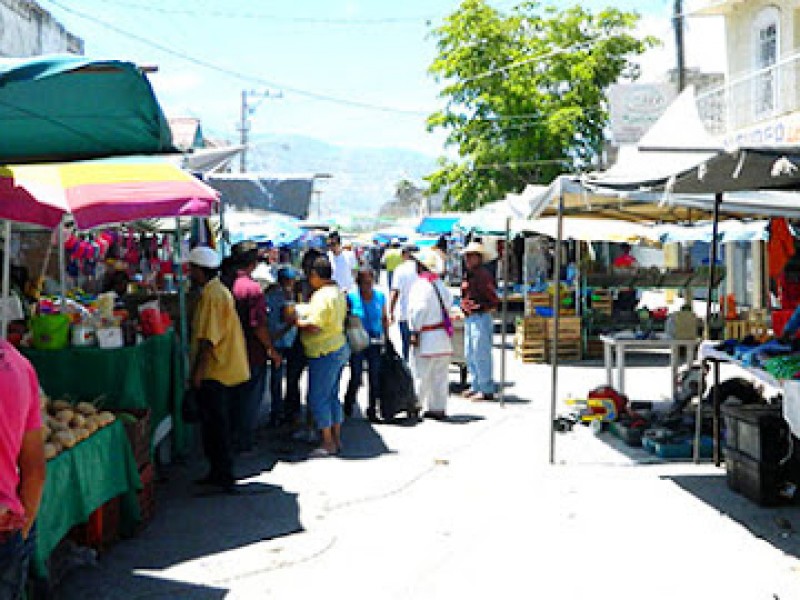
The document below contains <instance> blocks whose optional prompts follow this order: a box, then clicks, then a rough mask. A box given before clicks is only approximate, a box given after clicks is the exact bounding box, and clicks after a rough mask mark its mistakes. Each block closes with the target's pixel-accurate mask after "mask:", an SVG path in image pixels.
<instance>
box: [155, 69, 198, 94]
mask: <svg viewBox="0 0 800 600" xmlns="http://www.w3.org/2000/svg"><path fill="white" fill-rule="evenodd" d="M150 82H151V83H152V84H153V88H154V89H155V91H156V93H157V94H164V95H179V94H188V93H189V92H192V91H195V90H197V89H198V88H200V86H202V85H203V83H204V80H203V77H201V76H200V75H199V74H198V73H197V72H196V71H184V72H182V73H169V74H166V73H155V74H153V75H150Z"/></svg>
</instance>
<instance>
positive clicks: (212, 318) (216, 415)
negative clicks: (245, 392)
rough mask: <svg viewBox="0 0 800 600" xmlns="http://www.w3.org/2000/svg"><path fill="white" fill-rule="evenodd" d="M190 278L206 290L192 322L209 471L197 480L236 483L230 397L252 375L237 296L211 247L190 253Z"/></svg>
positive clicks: (195, 382) (194, 379)
mask: <svg viewBox="0 0 800 600" xmlns="http://www.w3.org/2000/svg"><path fill="white" fill-rule="evenodd" d="M189 265H190V267H191V271H190V277H191V278H192V281H193V282H194V284H195V285H197V286H198V287H200V288H201V289H202V292H201V294H200V300H199V301H198V303H197V308H196V309H195V314H194V319H193V321H192V369H191V385H192V388H193V389H194V391H195V394H196V398H197V407H198V409H199V413H200V426H201V430H202V436H203V451H204V453H205V455H206V459H207V460H208V463H209V471H208V474H207V475H206V476H205V477H203V478H202V479H200V480H199V481H198V482H197V483H200V484H203V485H212V486H215V487H220V488H222V489H223V490H225V491H232V490H233V488H234V482H235V479H234V476H233V454H232V449H231V434H230V406H229V404H230V396H231V391H232V388H233V387H234V386H237V385H239V384H241V383H244V382H245V381H247V380H248V379H250V367H249V364H248V361H247V349H246V346H245V341H244V333H243V332H242V326H241V323H240V321H239V315H238V314H237V312H236V305H235V303H234V301H233V296H232V295H231V293H230V292H229V291H228V288H226V287H225V285H223V283H222V282H221V281H220V280H219V277H217V274H218V270H219V265H220V258H219V255H218V254H217V253H216V252H215V251H214V250H212V249H211V248H206V247H204V246H198V247H197V248H194V249H193V250H192V251H191V252H190V253H189Z"/></svg>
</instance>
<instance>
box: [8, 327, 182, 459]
mask: <svg viewBox="0 0 800 600" xmlns="http://www.w3.org/2000/svg"><path fill="white" fill-rule="evenodd" d="M21 351H22V352H23V354H24V355H25V356H26V357H27V358H28V360H30V361H31V363H32V364H33V366H34V368H35V369H36V373H37V375H38V376H39V381H40V383H41V386H42V388H43V389H44V390H45V391H46V392H47V393H48V395H50V396H51V397H61V396H65V395H67V396H70V397H73V398H75V399H80V400H87V401H92V400H94V399H96V398H98V397H101V396H102V400H101V402H102V408H104V409H142V408H150V409H151V410H152V424H153V425H152V431H153V438H152V445H153V446H155V445H156V444H158V443H159V442H160V441H161V440H162V439H163V438H164V436H165V435H166V434H167V433H168V432H169V430H170V429H171V430H172V433H173V439H174V444H175V450H176V452H178V453H179V454H180V453H183V452H184V451H185V450H186V446H187V431H186V427H185V424H184V422H183V418H182V416H181V405H182V402H183V381H182V378H181V372H182V369H181V366H180V361H181V354H180V344H179V342H178V339H177V336H176V335H175V333H174V332H173V331H172V330H171V329H170V330H169V331H167V333H165V334H163V335H156V336H152V337H150V338H147V339H146V340H144V341H143V342H142V343H141V344H138V345H136V346H125V347H122V348H113V349H112V348H105V349H104V348H98V347H85V348H76V347H71V348H65V349H63V350H34V349H31V348H23V349H21Z"/></svg>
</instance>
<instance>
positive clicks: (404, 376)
mask: <svg viewBox="0 0 800 600" xmlns="http://www.w3.org/2000/svg"><path fill="white" fill-rule="evenodd" d="M380 409H381V418H382V419H383V420H385V421H386V420H390V419H393V418H395V416H396V415H397V414H398V413H401V412H406V413H409V416H411V415H413V414H414V413H416V412H417V394H416V391H415V390H414V377H413V376H412V375H411V370H410V369H409V368H408V365H407V364H406V361H405V360H403V357H402V356H400V355H399V354H398V353H397V350H395V349H394V346H393V345H392V343H391V342H390V341H389V340H386V346H385V348H384V352H383V354H382V355H381V377H380Z"/></svg>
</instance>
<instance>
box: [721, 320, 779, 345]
mask: <svg viewBox="0 0 800 600" xmlns="http://www.w3.org/2000/svg"><path fill="white" fill-rule="evenodd" d="M768 333H769V327H767V324H766V322H765V321H756V320H746V321H745V320H742V319H736V320H730V321H725V339H726V340H727V339H736V340H741V339H743V338H745V337H747V336H748V335H752V336H754V337H755V338H756V339H761V338H763V337H766V336H767V335H768Z"/></svg>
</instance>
